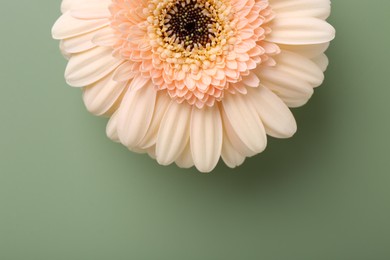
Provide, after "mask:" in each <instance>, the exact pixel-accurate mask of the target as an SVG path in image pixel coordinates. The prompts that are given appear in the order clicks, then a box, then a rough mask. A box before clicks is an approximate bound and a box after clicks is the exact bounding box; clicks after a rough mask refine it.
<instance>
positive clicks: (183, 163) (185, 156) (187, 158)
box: [175, 143, 194, 168]
mask: <svg viewBox="0 0 390 260" xmlns="http://www.w3.org/2000/svg"><path fill="white" fill-rule="evenodd" d="M175 163H176V165H177V166H179V167H180V168H191V167H192V166H194V160H193V159H192V154H191V146H190V143H188V144H187V146H186V148H185V149H184V151H183V152H182V153H181V155H180V156H179V158H177V159H176V161H175Z"/></svg>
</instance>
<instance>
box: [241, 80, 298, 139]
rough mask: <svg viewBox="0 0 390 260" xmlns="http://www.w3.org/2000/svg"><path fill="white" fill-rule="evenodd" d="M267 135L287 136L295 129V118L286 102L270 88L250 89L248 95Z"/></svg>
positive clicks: (291, 134)
mask: <svg viewBox="0 0 390 260" xmlns="http://www.w3.org/2000/svg"><path fill="white" fill-rule="evenodd" d="M248 97H249V98H250V100H251V102H252V104H253V106H254V107H255V109H256V111H257V113H258V115H259V116H260V118H261V121H262V122H263V124H264V128H265V131H266V133H267V134H268V135H270V136H273V137H276V138H289V137H291V136H293V135H294V134H295V132H296V131H297V124H296V122H295V118H294V116H293V114H292V113H291V111H290V109H289V108H288V107H287V106H286V104H285V103H284V102H283V101H282V100H281V99H280V98H279V97H278V96H276V95H275V94H274V93H272V91H271V90H269V89H267V88H264V87H259V88H256V89H250V90H249V95H248Z"/></svg>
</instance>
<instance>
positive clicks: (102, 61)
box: [65, 47, 122, 87]
mask: <svg viewBox="0 0 390 260" xmlns="http://www.w3.org/2000/svg"><path fill="white" fill-rule="evenodd" d="M121 63H122V61H121V60H120V59H117V58H114V57H113V56H112V49H110V48H103V47H96V48H93V49H91V50H89V51H86V52H82V53H78V54H75V55H73V56H72V57H71V58H70V60H69V63H68V65H67V67H66V70H65V78H66V81H67V83H68V84H69V85H71V86H74V87H83V86H88V85H90V84H93V83H94V82H96V81H98V80H100V79H102V78H103V77H105V76H107V75H108V74H109V73H110V72H111V71H113V70H114V69H115V68H117V67H118V66H119V65H120V64H121Z"/></svg>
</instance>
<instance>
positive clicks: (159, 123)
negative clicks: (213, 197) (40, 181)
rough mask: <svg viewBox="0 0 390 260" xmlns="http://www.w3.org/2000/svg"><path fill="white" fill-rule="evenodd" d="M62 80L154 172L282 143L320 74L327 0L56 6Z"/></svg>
mask: <svg viewBox="0 0 390 260" xmlns="http://www.w3.org/2000/svg"><path fill="white" fill-rule="evenodd" d="M62 13H63V14H62V16H61V17H60V18H59V19H58V21H57V22H56V23H55V25H54V27H53V30H52V34H53V37H54V38H55V39H59V40H61V44H60V48H61V51H62V52H63V54H64V55H65V57H67V58H69V63H68V66H67V68H66V72H65V77H66V80H67V82H68V84H69V85H71V86H74V87H82V88H83V91H84V92H83V93H84V94H83V98H84V102H85V105H86V107H87V109H88V110H89V111H90V112H91V113H93V114H95V115H106V116H110V120H109V123H108V125H107V135H108V136H109V137H110V138H111V139H112V140H114V141H117V142H120V143H122V144H123V145H125V146H126V147H128V148H129V149H130V150H132V151H135V152H141V153H148V154H149V155H150V156H151V157H153V158H156V159H157V161H158V162H159V163H160V164H162V165H168V164H171V163H173V162H175V163H176V164H177V165H178V166H180V167H184V168H188V167H192V166H193V165H195V167H196V168H197V169H198V170H199V171H201V172H209V171H211V170H212V169H213V168H214V167H215V166H216V164H217V163H218V161H219V158H220V157H222V159H223V160H224V162H225V163H226V164H227V165H228V166H229V167H236V166H238V165H240V164H242V163H243V161H244V160H245V158H246V157H249V156H253V155H255V154H258V153H260V152H262V151H263V150H264V149H265V147H266V143H267V137H266V134H268V135H270V136H273V137H277V138H288V137H291V136H292V135H293V134H294V133H295V131H296V123H295V120H294V117H293V115H292V113H291V112H290V110H289V108H288V107H298V106H302V105H303V104H305V103H306V102H307V101H308V99H309V98H310V97H311V95H312V93H313V88H314V87H317V86H319V85H320V84H321V83H322V81H323V79H324V75H323V72H324V71H325V69H326V67H327V64H328V60H327V57H326V56H325V55H324V51H325V50H326V49H327V47H328V45H329V41H331V40H332V39H333V38H334V34H335V31H334V29H333V27H332V26H331V25H329V24H328V23H327V22H326V21H325V19H326V18H327V17H328V16H329V14H330V1H329V0H63V1H62Z"/></svg>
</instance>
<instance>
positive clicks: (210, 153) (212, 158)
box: [190, 106, 222, 172]
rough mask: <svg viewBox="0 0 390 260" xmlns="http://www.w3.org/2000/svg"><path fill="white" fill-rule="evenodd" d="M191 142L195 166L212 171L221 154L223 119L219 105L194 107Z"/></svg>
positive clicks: (203, 170)
mask: <svg viewBox="0 0 390 260" xmlns="http://www.w3.org/2000/svg"><path fill="white" fill-rule="evenodd" d="M190 142H191V151H192V157H193V160H194V163H195V167H196V168H197V169H198V170H199V171H200V172H210V171H211V170H213V169H214V168H215V166H216V165H217V163H218V160H219V157H220V156H221V149H222V120H221V114H220V111H219V107H218V106H213V107H204V108H203V109H198V108H196V107H194V108H193V109H192V116H191V130H190Z"/></svg>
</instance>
